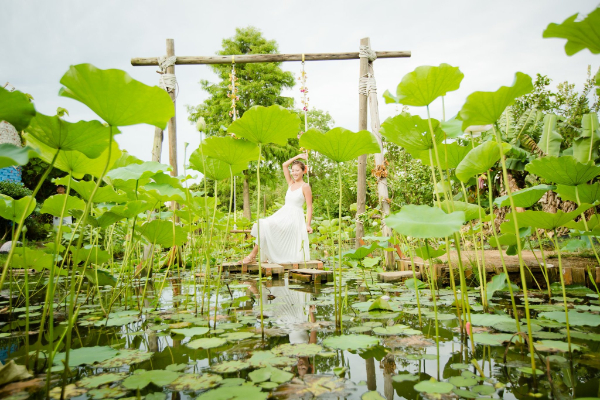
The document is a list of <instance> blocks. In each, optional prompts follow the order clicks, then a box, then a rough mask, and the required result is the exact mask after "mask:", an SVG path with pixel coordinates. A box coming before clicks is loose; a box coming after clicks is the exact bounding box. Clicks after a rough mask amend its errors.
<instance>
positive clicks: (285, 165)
mask: <svg viewBox="0 0 600 400" xmlns="http://www.w3.org/2000/svg"><path fill="white" fill-rule="evenodd" d="M299 158H302V159H304V160H306V159H307V158H308V156H307V155H306V154H298V155H297V156H295V157H292V158H290V159H289V160H287V161H286V162H284V163H283V164H281V167H282V168H283V176H285V180H286V182H287V184H288V185H291V184H292V183H294V180H293V179H292V177H291V175H290V170H289V167H290V164H291V163H293V162H294V161H296V160H297V159H299Z"/></svg>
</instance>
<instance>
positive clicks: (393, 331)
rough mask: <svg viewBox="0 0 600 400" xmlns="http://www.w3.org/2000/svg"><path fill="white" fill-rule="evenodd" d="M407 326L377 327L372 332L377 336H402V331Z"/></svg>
mask: <svg viewBox="0 0 600 400" xmlns="http://www.w3.org/2000/svg"><path fill="white" fill-rule="evenodd" d="M407 328H408V326H407V325H401V324H397V325H392V326H389V327H379V328H374V329H373V332H374V333H376V334H377V335H384V336H386V335H400V334H402V331H403V330H405V329H407Z"/></svg>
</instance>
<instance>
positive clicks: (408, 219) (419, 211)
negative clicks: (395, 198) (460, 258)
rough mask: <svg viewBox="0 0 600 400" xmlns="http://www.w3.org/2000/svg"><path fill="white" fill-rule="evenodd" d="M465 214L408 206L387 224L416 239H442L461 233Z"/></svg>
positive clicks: (387, 220)
mask: <svg viewBox="0 0 600 400" xmlns="http://www.w3.org/2000/svg"><path fill="white" fill-rule="evenodd" d="M464 222H465V213H464V212H463V211H455V212H452V213H450V214H446V213H445V212H444V211H442V210H440V209H439V208H437V207H429V206H426V205H412V204H410V205H407V206H404V207H402V209H401V210H400V212H397V213H395V214H392V215H390V216H389V217H387V218H386V219H385V223H386V225H387V226H389V227H390V228H392V229H394V230H395V231H396V232H398V233H400V234H402V235H405V236H412V237H416V238H442V237H446V236H451V235H452V234H453V233H455V232H458V231H460V229H461V228H462V226H463V224H464Z"/></svg>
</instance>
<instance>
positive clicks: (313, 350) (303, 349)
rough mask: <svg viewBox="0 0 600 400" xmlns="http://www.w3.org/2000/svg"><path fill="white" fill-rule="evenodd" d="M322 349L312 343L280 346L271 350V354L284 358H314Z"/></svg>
mask: <svg viewBox="0 0 600 400" xmlns="http://www.w3.org/2000/svg"><path fill="white" fill-rule="evenodd" d="M321 350H323V347H321V346H319V345H318V344H314V343H301V344H291V343H286V344H280V345H279V346H276V347H274V348H273V350H272V352H273V353H274V354H277V355H281V356H285V357H304V356H308V357H310V356H314V355H316V354H317V353H319V352H321Z"/></svg>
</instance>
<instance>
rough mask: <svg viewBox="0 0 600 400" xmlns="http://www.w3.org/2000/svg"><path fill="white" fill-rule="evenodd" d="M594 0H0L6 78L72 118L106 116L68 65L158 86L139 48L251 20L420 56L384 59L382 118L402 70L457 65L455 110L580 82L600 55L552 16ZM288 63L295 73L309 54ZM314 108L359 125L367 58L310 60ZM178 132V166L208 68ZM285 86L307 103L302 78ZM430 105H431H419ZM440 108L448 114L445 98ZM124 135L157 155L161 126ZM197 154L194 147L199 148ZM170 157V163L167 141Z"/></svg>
mask: <svg viewBox="0 0 600 400" xmlns="http://www.w3.org/2000/svg"><path fill="white" fill-rule="evenodd" d="M597 5H598V1H597V0H594V1H590V0H570V1H564V0H561V1H557V0H525V1H523V0H519V1H512V0H504V1H482V0H472V1H456V0H455V1H416V0H411V1H407V0H393V1H370V2H366V1H360V2H359V1H354V0H345V1H328V0H320V1H285V0H276V1H262V0H255V1H234V0H228V1H220V2H217V1H177V0H170V1H151V0H127V1H122V0H119V1H109V0H102V1H87V0H71V1H56V0H52V1H42V0H28V1H9V0H0V15H1V16H2V22H1V23H0V37H1V38H2V39H1V40H0V84H2V85H4V83H5V82H7V81H8V82H10V83H11V84H12V85H13V86H15V87H16V88H17V89H19V90H21V91H23V92H27V93H29V94H31V95H33V97H34V98H35V106H36V108H37V110H39V111H40V112H42V113H44V114H50V115H54V113H55V112H56V108H57V107H59V106H61V107H64V108H66V109H68V110H69V112H70V116H69V117H68V118H67V119H68V120H70V121H78V120H81V119H92V118H95V115H94V114H93V113H92V112H91V111H90V110H89V109H87V107H85V106H84V105H82V104H81V103H78V102H76V101H74V100H70V99H67V98H62V97H58V90H59V88H60V84H59V80H60V78H61V76H62V75H63V74H64V73H65V71H66V70H67V69H68V67H69V65H72V64H79V63H84V62H86V63H92V64H94V65H95V66H97V67H99V68H119V69H123V70H125V71H127V72H128V73H129V74H131V75H132V76H133V77H134V78H135V79H138V80H140V81H142V82H144V83H146V84H149V85H155V84H157V81H158V74H156V72H155V71H156V70H157V67H133V66H131V63H130V60H131V58H132V57H150V56H160V55H164V54H165V53H166V50H165V39H166V38H173V39H175V53H176V55H182V56H183V55H185V56H191V55H213V54H215V52H216V51H218V50H219V49H220V46H221V40H222V39H223V38H225V37H231V36H233V35H234V33H235V28H236V27H245V26H248V25H252V26H255V27H257V28H258V29H260V30H261V31H262V32H263V34H264V36H265V37H266V38H267V39H274V40H276V41H277V43H278V44H279V50H280V52H281V53H317V52H344V51H358V46H359V40H360V39H361V38H362V37H370V38H371V44H372V47H373V49H374V50H382V51H383V50H410V51H411V52H412V58H410V59H406V58H404V59H380V60H377V61H376V62H375V75H376V79H377V86H378V92H379V102H380V104H379V106H380V107H379V108H380V115H381V121H383V120H384V119H385V118H386V117H388V116H390V115H394V114H395V113H396V112H397V108H396V107H395V106H393V105H385V104H384V103H383V99H382V98H381V94H383V92H384V91H385V90H386V89H389V90H390V91H391V92H392V93H395V89H396V86H397V85H398V83H399V82H400V80H401V79H402V76H403V75H404V74H406V73H408V72H410V71H412V70H414V69H415V68H416V67H418V66H420V65H439V64H440V63H448V64H451V65H453V66H458V67H460V69H461V71H462V72H463V73H464V74H465V78H464V80H463V82H462V84H461V87H460V89H459V90H458V91H456V92H452V93H450V94H449V95H448V96H447V98H446V116H447V117H448V118H450V117H451V116H453V115H454V114H456V113H457V112H458V110H460V108H461V106H462V104H463V102H464V100H465V98H466V96H467V95H469V94H470V93H471V92H473V91H476V90H496V89H497V88H498V87H499V86H501V85H511V84H512V82H513V79H514V74H515V72H516V71H522V72H525V73H527V74H530V75H531V76H532V77H534V78H535V74H536V73H541V74H545V75H548V76H549V77H550V78H552V79H553V83H552V85H553V86H555V85H556V84H558V83H559V82H563V81H565V80H568V81H569V82H571V83H576V84H577V88H578V89H581V87H582V82H583V81H584V79H585V77H586V69H587V66H588V65H591V66H592V69H593V71H594V72H595V71H596V70H597V69H598V67H599V65H600V56H594V55H592V54H591V53H590V52H589V51H588V50H584V51H582V52H580V53H578V54H576V55H574V56H572V57H567V56H566V55H565V52H564V50H563V46H564V43H565V41H564V40H561V39H542V32H543V30H544V29H545V27H546V26H547V25H548V23H550V22H557V23H560V22H562V21H563V20H564V19H566V18H567V17H569V16H571V15H573V14H575V13H578V12H579V13H581V14H583V15H585V14H587V13H589V12H590V11H592V10H593V9H594V8H595V7H596V6H597ZM282 68H283V69H285V70H288V71H292V72H293V73H294V74H295V75H296V76H297V75H298V73H299V71H300V63H284V64H282ZM306 68H307V73H308V82H307V86H308V88H309V91H310V106H311V107H316V108H320V109H323V110H326V111H329V112H330V113H331V115H332V117H333V118H334V119H335V122H336V125H337V126H343V127H345V128H348V129H352V130H356V128H357V122H358V114H357V111H358V94H357V85H358V74H359V61H358V60H348V61H317V62H310V63H307V66H306ZM176 75H177V80H178V82H179V94H178V98H177V110H176V112H177V124H178V125H177V136H178V152H179V170H180V173H181V171H182V163H183V143H184V142H189V143H190V147H189V149H190V150H193V149H195V148H196V147H197V146H198V143H199V141H200V136H199V134H198V133H197V132H196V130H195V127H194V126H192V125H191V124H190V123H189V122H188V121H187V111H186V108H185V106H186V105H196V104H199V103H200V102H202V100H203V99H205V98H206V97H207V96H206V94H205V93H203V92H202V91H201V90H200V85H199V84H198V81H199V80H200V79H209V80H212V81H216V75H214V74H213V73H212V72H211V71H210V69H209V67H207V66H177V67H176ZM285 95H287V96H293V97H294V98H296V102H297V104H299V98H300V96H299V85H297V86H296V87H295V88H294V89H293V90H290V91H289V92H286V93H285ZM410 111H411V112H412V113H421V112H422V110H420V109H411V110H410ZM432 113H433V115H432V116H433V117H436V118H438V119H439V118H441V105H440V104H439V102H436V103H434V105H433V106H432ZM122 131H123V134H122V135H119V136H118V137H117V141H118V142H119V144H120V146H121V148H122V149H125V150H127V151H129V152H130V153H131V154H133V155H135V156H137V157H139V158H141V159H143V160H150V159H151V147H152V140H153V132H154V128H153V127H151V126H146V125H139V126H134V127H126V128H123V129H122ZM189 152H191V151H188V156H189ZM162 160H163V162H167V163H168V146H167V142H166V138H165V146H163V158H162Z"/></svg>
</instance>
